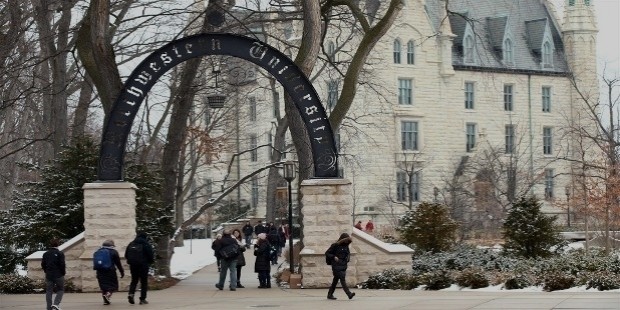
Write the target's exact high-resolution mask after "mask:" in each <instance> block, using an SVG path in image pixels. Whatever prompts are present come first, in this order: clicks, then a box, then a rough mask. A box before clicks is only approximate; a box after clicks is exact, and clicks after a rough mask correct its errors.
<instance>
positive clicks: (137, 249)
mask: <svg viewBox="0 0 620 310" xmlns="http://www.w3.org/2000/svg"><path fill="white" fill-rule="evenodd" d="M125 253H126V254H125V256H126V257H125V258H126V259H127V263H128V264H130V265H139V264H143V263H144V262H145V259H144V244H142V243H138V242H135V241H131V242H130V243H129V245H128V246H127V251H126V252H125Z"/></svg>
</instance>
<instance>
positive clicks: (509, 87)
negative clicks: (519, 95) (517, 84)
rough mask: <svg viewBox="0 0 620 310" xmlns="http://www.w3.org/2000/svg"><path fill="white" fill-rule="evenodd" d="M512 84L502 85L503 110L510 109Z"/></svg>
mask: <svg viewBox="0 0 620 310" xmlns="http://www.w3.org/2000/svg"><path fill="white" fill-rule="evenodd" d="M512 101H513V95H512V85H504V111H512V108H513V107H512Z"/></svg>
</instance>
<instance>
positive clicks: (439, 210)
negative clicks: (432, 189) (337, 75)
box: [397, 202, 458, 253]
mask: <svg viewBox="0 0 620 310" xmlns="http://www.w3.org/2000/svg"><path fill="white" fill-rule="evenodd" d="M457 227H458V226H457V224H456V222H455V221H454V220H453V219H452V218H451V217H450V212H449V210H448V208H447V207H446V206H444V205H442V204H438V203H429V202H423V203H421V204H419V205H418V207H417V208H416V209H414V210H411V211H407V213H405V215H403V217H402V218H401V223H400V226H399V227H398V228H397V230H398V232H399V233H400V236H401V239H402V240H403V242H404V243H405V244H412V245H414V247H415V248H416V249H418V250H420V251H423V252H426V251H431V252H433V253H437V252H441V251H446V250H449V249H450V248H451V247H452V246H453V245H454V242H455V238H456V229H457Z"/></svg>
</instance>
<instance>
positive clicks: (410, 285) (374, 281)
mask: <svg viewBox="0 0 620 310" xmlns="http://www.w3.org/2000/svg"><path fill="white" fill-rule="evenodd" d="M419 285H420V284H419V282H418V279H417V278H416V277H415V276H414V275H413V274H411V272H407V271H406V270H404V269H394V268H390V269H386V270H384V271H382V272H380V273H378V274H375V275H371V276H370V277H369V278H368V280H366V281H364V282H362V283H361V284H360V287H361V288H364V289H391V290H412V289H414V288H416V287H418V286H419Z"/></svg>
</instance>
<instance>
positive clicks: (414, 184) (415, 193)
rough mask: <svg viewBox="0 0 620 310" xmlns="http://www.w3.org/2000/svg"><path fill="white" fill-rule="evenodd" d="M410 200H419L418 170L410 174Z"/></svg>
mask: <svg viewBox="0 0 620 310" xmlns="http://www.w3.org/2000/svg"><path fill="white" fill-rule="evenodd" d="M410 188H411V194H410V197H411V199H410V200H411V201H420V172H414V173H413V174H412V175H411V187H410Z"/></svg>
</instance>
